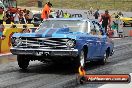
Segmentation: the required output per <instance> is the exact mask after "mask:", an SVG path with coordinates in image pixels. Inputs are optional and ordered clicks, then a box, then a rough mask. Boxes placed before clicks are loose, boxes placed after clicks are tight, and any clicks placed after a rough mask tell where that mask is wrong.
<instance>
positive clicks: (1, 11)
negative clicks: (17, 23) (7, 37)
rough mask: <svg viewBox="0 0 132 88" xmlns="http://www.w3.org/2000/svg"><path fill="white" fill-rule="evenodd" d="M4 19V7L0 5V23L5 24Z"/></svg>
mask: <svg viewBox="0 0 132 88" xmlns="http://www.w3.org/2000/svg"><path fill="white" fill-rule="evenodd" d="M3 20H4V8H3V7H0V24H3Z"/></svg>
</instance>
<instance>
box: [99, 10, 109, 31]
mask: <svg viewBox="0 0 132 88" xmlns="http://www.w3.org/2000/svg"><path fill="white" fill-rule="evenodd" d="M100 22H102V27H103V28H105V33H107V27H108V26H110V23H111V16H110V15H109V12H108V10H105V13H104V14H102V15H101V19H100Z"/></svg>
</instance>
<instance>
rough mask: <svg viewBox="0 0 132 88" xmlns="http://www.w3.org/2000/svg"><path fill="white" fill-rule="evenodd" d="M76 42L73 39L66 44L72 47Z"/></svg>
mask: <svg viewBox="0 0 132 88" xmlns="http://www.w3.org/2000/svg"><path fill="white" fill-rule="evenodd" d="M74 44H75V42H74V41H73V40H68V41H67V43H66V46H67V47H70V48H71V47H73V46H74Z"/></svg>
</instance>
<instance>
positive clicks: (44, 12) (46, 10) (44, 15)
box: [41, 2, 52, 19]
mask: <svg viewBox="0 0 132 88" xmlns="http://www.w3.org/2000/svg"><path fill="white" fill-rule="evenodd" d="M51 6H52V4H51V3H50V2H47V3H46V4H45V6H44V8H43V10H42V14H41V18H42V19H48V18H49V14H50V11H51Z"/></svg>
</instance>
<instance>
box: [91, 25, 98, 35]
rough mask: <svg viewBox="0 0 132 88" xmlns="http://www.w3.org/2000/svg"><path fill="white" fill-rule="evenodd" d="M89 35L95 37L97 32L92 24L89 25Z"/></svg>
mask: <svg viewBox="0 0 132 88" xmlns="http://www.w3.org/2000/svg"><path fill="white" fill-rule="evenodd" d="M90 34H92V35H97V30H96V28H95V26H94V24H93V23H90Z"/></svg>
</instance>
